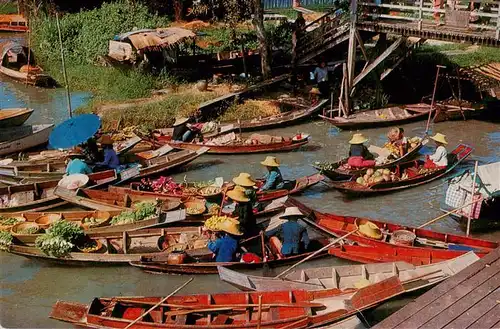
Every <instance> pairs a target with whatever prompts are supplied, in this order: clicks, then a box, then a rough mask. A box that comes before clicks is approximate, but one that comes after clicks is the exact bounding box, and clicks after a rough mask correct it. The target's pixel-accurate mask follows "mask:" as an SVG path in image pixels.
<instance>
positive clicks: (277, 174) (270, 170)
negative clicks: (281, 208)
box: [259, 156, 284, 191]
mask: <svg viewBox="0 0 500 329" xmlns="http://www.w3.org/2000/svg"><path fill="white" fill-rule="evenodd" d="M260 164H261V165H263V166H266V168H267V174H266V175H265V176H264V185H263V186H262V187H261V188H260V189H259V190H260V191H268V190H277V189H280V188H283V186H284V181H283V176H282V175H281V171H280V168H279V166H280V163H279V160H278V159H276V157H273V156H267V157H266V159H265V160H264V161H262V162H261V163H260Z"/></svg>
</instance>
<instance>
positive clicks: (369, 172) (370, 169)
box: [366, 168, 373, 176]
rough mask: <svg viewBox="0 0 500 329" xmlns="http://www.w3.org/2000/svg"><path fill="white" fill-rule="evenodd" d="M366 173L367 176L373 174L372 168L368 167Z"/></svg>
mask: <svg viewBox="0 0 500 329" xmlns="http://www.w3.org/2000/svg"><path fill="white" fill-rule="evenodd" d="M366 174H367V175H368V176H371V175H373V168H368V170H366Z"/></svg>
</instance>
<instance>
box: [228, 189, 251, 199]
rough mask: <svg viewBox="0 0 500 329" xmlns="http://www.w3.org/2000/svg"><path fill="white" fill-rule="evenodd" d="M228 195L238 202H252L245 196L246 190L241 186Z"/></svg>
mask: <svg viewBox="0 0 500 329" xmlns="http://www.w3.org/2000/svg"><path fill="white" fill-rule="evenodd" d="M226 195H227V196H228V197H229V198H231V199H232V200H234V201H237V202H248V201H250V198H249V197H247V196H246V195H245V189H244V188H243V187H241V186H235V188H234V189H232V190H231V191H229V192H227V193H226Z"/></svg>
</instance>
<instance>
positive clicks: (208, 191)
mask: <svg viewBox="0 0 500 329" xmlns="http://www.w3.org/2000/svg"><path fill="white" fill-rule="evenodd" d="M221 193H222V189H221V188H220V187H216V186H205V187H202V188H200V189H198V195H199V196H202V197H204V198H210V197H215V196H218V195H220V194H221Z"/></svg>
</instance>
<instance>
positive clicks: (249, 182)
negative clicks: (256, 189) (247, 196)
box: [233, 172, 256, 187]
mask: <svg viewBox="0 0 500 329" xmlns="http://www.w3.org/2000/svg"><path fill="white" fill-rule="evenodd" d="M233 182H234V183H235V184H238V185H240V186H244V187H251V186H255V184H256V183H255V181H254V180H253V179H252V176H250V174H248V173H246V172H242V173H240V174H239V175H238V177H234V178H233Z"/></svg>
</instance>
